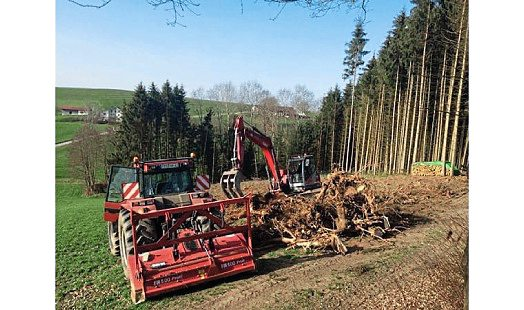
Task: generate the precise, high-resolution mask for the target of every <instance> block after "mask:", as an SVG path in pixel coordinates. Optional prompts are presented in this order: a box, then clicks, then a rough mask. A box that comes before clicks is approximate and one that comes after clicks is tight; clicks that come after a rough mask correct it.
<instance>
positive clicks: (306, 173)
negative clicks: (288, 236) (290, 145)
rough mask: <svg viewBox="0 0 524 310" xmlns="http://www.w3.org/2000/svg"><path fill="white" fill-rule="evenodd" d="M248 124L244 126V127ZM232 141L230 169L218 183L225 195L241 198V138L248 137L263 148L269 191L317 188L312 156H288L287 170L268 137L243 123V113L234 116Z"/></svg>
mask: <svg viewBox="0 0 524 310" xmlns="http://www.w3.org/2000/svg"><path fill="white" fill-rule="evenodd" d="M246 125H247V126H246ZM234 130H235V142H234V146H233V158H231V162H232V164H233V168H232V169H231V170H228V171H226V172H224V173H223V174H222V178H221V180H220V185H221V187H222V191H223V192H224V194H225V195H226V196H227V197H228V198H237V197H243V196H244V194H243V193H242V189H241V187H240V183H241V182H242V181H243V180H245V176H244V174H243V173H242V168H243V166H244V141H245V139H246V138H247V139H249V140H251V141H252V142H253V143H254V144H256V145H258V146H259V147H260V148H261V149H262V153H263V154H264V158H265V159H266V165H267V168H268V172H269V174H270V175H271V176H270V178H269V181H270V182H269V183H270V186H269V187H270V190H271V191H281V192H284V193H285V194H297V193H302V192H305V191H309V190H313V189H316V188H319V187H320V175H319V174H318V172H317V171H316V167H315V162H314V159H313V155H307V154H304V155H297V156H292V157H291V158H289V159H288V162H287V167H286V169H281V168H280V165H279V163H278V161H277V158H276V155H275V149H274V147H273V143H272V141H271V138H269V137H268V136H266V135H265V134H263V133H262V132H261V131H260V130H258V129H257V128H255V127H254V126H252V125H249V124H247V123H246V122H244V118H243V117H242V116H237V118H236V119H235V125H234Z"/></svg>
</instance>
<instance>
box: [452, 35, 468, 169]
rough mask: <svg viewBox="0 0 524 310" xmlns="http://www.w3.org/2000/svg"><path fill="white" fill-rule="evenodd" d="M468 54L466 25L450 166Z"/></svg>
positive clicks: (455, 150) (454, 151) (454, 156)
mask: <svg viewBox="0 0 524 310" xmlns="http://www.w3.org/2000/svg"><path fill="white" fill-rule="evenodd" d="M467 54H468V26H466V36H465V38H464V52H463V55H462V69H461V70H460V82H459V87H458V94H457V103H456V106H455V121H454V122H453V132H452V134H451V167H452V168H453V167H455V164H456V162H455V161H456V155H457V134H458V125H459V116H460V103H461V102H462V100H461V99H462V85H463V82H464V72H465V71H466V70H465V69H466V65H467V63H466V56H467Z"/></svg>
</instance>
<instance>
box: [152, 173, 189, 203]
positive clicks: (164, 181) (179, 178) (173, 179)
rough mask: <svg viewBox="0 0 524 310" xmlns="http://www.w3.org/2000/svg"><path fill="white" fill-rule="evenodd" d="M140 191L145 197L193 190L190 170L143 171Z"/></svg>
mask: <svg viewBox="0 0 524 310" xmlns="http://www.w3.org/2000/svg"><path fill="white" fill-rule="evenodd" d="M143 180H144V182H143V186H142V191H143V193H144V196H145V197H152V196H156V195H166V194H176V193H182V192H190V191H192V190H193V182H192V178H191V170H189V169H185V170H181V169H166V170H163V171H161V172H155V173H145V174H144V179H143Z"/></svg>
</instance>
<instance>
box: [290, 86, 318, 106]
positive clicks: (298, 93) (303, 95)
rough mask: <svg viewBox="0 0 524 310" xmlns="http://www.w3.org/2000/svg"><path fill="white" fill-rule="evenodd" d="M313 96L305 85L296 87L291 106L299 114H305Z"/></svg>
mask: <svg viewBox="0 0 524 310" xmlns="http://www.w3.org/2000/svg"><path fill="white" fill-rule="evenodd" d="M314 100H315V95H314V94H313V92H312V91H310V90H309V89H307V88H306V86H305V85H296V86H295V90H294V92H293V99H292V100H291V106H293V107H294V108H295V109H296V110H297V111H298V112H299V113H306V112H308V111H309V110H310V109H311V106H312V105H313V101H314Z"/></svg>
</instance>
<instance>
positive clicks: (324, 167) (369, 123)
mask: <svg viewBox="0 0 524 310" xmlns="http://www.w3.org/2000/svg"><path fill="white" fill-rule="evenodd" d="M412 4H413V7H412V9H411V10H410V12H405V11H401V12H400V13H399V14H398V15H397V16H396V18H395V19H394V20H393V22H392V28H391V30H390V31H389V32H388V35H387V37H386V39H385V41H384V42H383V44H382V46H381V49H380V50H379V51H378V52H376V53H375V54H373V55H372V56H371V57H370V60H369V61H368V62H367V63H365V62H364V60H363V59H364V57H365V56H366V55H367V54H368V53H369V51H368V50H366V42H367V41H368V39H367V37H366V36H367V34H366V31H365V24H364V23H363V22H362V21H357V23H356V26H355V28H354V31H353V32H352V34H351V37H350V40H349V41H348V43H347V44H346V46H345V58H344V60H343V63H342V68H341V69H342V70H341V71H342V76H343V79H344V80H345V81H346V82H347V84H346V85H343V86H338V85H334V86H333V87H332V88H331V89H330V90H329V91H328V92H327V94H326V95H325V96H324V97H323V98H322V101H321V103H320V106H319V108H318V111H317V113H314V114H313V116H311V114H310V117H309V118H303V119H289V118H281V117H276V116H275V115H274V107H275V106H279V105H288V106H293V107H295V109H297V110H299V111H303V112H305V111H308V110H309V109H311V107H314V106H315V104H314V98H313V96H312V93H311V92H310V91H308V90H307V89H306V88H305V87H303V86H300V85H298V86H297V87H295V89H294V90H286V89H282V90H280V91H279V92H278V94H276V95H272V94H271V93H270V92H269V91H267V90H265V89H263V87H262V86H261V85H260V84H259V83H257V82H254V81H251V82H246V83H243V84H242V85H241V87H240V88H239V89H238V90H237V89H235V88H234V86H233V85H232V84H231V83H222V84H217V85H215V86H214V87H213V88H211V89H209V90H207V91H205V90H204V89H201V88H200V89H197V90H195V91H193V93H192V95H193V97H196V99H204V98H208V99H214V100H219V101H225V102H226V103H227V101H230V102H233V101H236V102H243V103H247V104H249V105H251V106H254V105H256V106H257V107H258V109H257V110H256V113H255V112H253V111H247V112H246V114H244V118H245V120H246V122H248V123H249V124H251V125H253V126H255V127H257V128H258V129H259V130H261V131H262V132H264V133H265V134H267V135H268V136H270V137H271V139H272V140H273V144H274V146H275V150H276V154H277V157H278V160H279V162H280V164H281V165H285V163H286V159H287V158H288V157H289V156H290V155H294V154H303V153H308V154H313V155H314V156H315V158H316V161H317V168H318V170H320V171H321V172H328V171H330V170H331V169H332V168H333V167H334V166H335V165H337V166H339V167H340V168H341V169H344V170H346V171H351V172H355V171H360V172H365V173H374V174H377V173H409V172H410V167H411V164H412V163H413V162H417V161H443V162H447V161H449V162H451V163H452V165H453V166H455V167H458V168H462V169H464V168H467V165H468V154H469V150H468V144H469V143H468V103H469V102H468V101H469V100H468V98H469V96H468V70H469V69H468V3H467V1H464V0H431V1H428V0H413V1H412ZM199 113H200V115H199V116H198V117H190V115H189V110H188V107H187V99H186V92H185V90H184V88H183V86H181V85H178V84H177V85H174V86H172V85H171V84H170V83H169V81H166V82H165V83H164V84H163V85H162V86H161V87H160V88H158V87H157V86H156V85H155V84H151V85H149V86H148V87H145V86H144V85H143V84H142V83H140V84H139V85H138V86H137V87H136V89H135V91H134V94H133V98H132V100H130V101H128V102H125V103H124V106H123V119H122V123H121V124H120V125H119V126H118V128H117V130H116V132H115V133H113V134H111V135H110V137H109V139H107V140H108V141H110V145H111V147H110V148H109V151H108V153H107V156H104V158H105V162H106V164H124V165H126V164H129V162H130V159H131V158H132V156H134V155H139V156H140V157H141V158H142V159H156V158H168V157H180V156H188V155H189V154H190V153H191V152H195V153H196V154H197V173H206V174H209V175H210V176H211V177H212V179H213V181H218V179H219V178H220V175H221V174H222V172H223V171H224V170H227V169H229V168H231V162H230V158H231V156H232V148H233V130H232V125H233V121H234V117H235V113H234V112H233V111H229V110H228V108H227V104H226V108H225V110H224V108H220V109H218V108H217V109H210V110H208V111H200V112H199ZM245 162H246V166H245V171H244V172H245V174H246V175H247V176H248V177H261V178H264V177H266V176H267V172H266V168H265V160H264V158H263V155H262V152H261V151H260V149H259V148H258V147H255V146H254V145H252V144H251V143H250V142H249V141H248V142H247V146H246V160H245Z"/></svg>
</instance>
